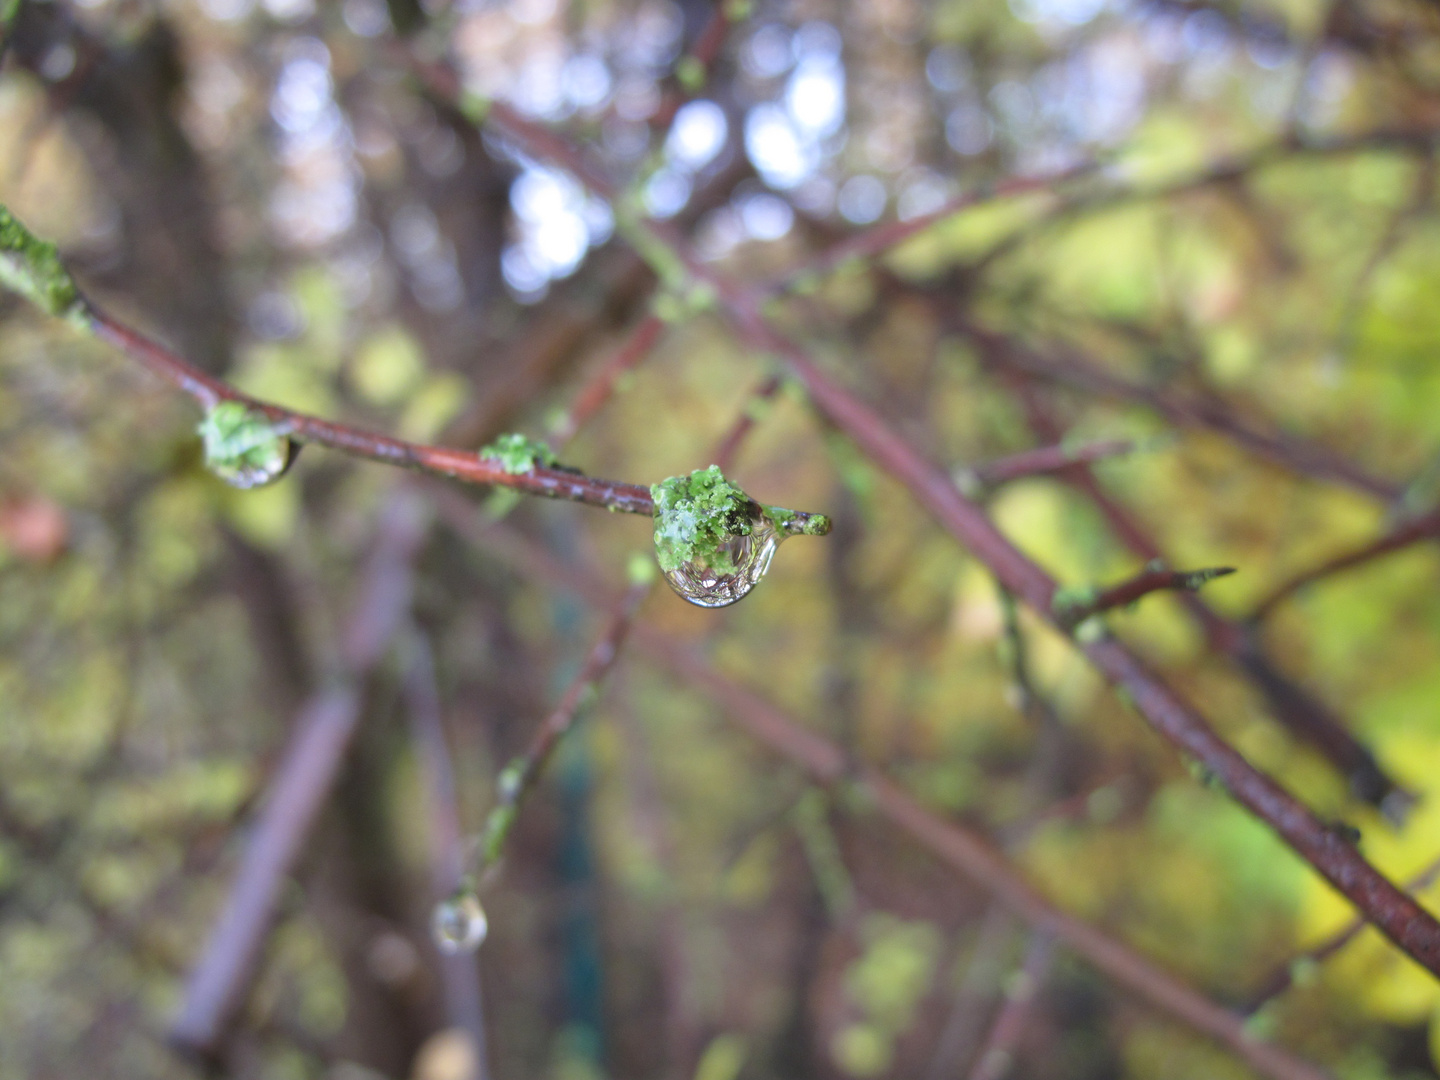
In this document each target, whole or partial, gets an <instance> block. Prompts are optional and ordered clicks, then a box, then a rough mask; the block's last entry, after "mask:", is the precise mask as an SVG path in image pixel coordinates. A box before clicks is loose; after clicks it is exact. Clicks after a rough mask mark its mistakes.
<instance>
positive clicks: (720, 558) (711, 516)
mask: <svg viewBox="0 0 1440 1080" xmlns="http://www.w3.org/2000/svg"><path fill="white" fill-rule="evenodd" d="M650 496H651V498H653V499H654V500H655V556H656V558H657V559H658V561H659V563H660V569H661V570H664V571H666V572H667V573H668V572H669V571H672V570H678V569H679V568H680V567H681V566H683V565H684V564H685V563H687V562H688V563H697V564H701V565H704V566H708V567H710V568H711V569H712V570H714V571H716V572H717V573H721V574H733V573H735V562H734V559H733V558H732V557H731V555H730V553H729V552H728V551H726V550H725V543H726V541H728V540H730V539H731V538H732V537H735V536H745V535H748V534H749V532H750V513H749V509H750V507H751V506H752V505H754V504H753V502H752V500H751V499H750V496H748V495H746V494H745V492H743V491H742V490H740V488H738V487H736V486H735V485H734V484H732V483H731V482H730V481H729V480H726V479H725V475H724V474H723V473H722V472H721V471H720V466H718V465H711V466H710V467H709V468H708V469H696V470H695V471H694V472H692V473H691V474H690V475H689V476H672V477H670V478H669V479H667V480H662V481H660V483H658V484H655V485H652V486H651V488H650Z"/></svg>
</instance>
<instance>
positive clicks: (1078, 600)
mask: <svg viewBox="0 0 1440 1080" xmlns="http://www.w3.org/2000/svg"><path fill="white" fill-rule="evenodd" d="M1234 572H1235V568H1234V567H1233V566H1216V567H1212V568H1211V569H1208V570H1167V569H1165V567H1164V566H1163V565H1161V566H1157V565H1152V566H1147V567H1146V568H1145V569H1144V570H1142V571H1140V573H1138V574H1136V575H1135V576H1134V577H1132V578H1130V579H1128V580H1126V581H1122V582H1121V583H1120V584H1118V585H1112V586H1111V587H1110V588H1108V589H1101V590H1096V589H1094V588H1089V587H1084V588H1078V589H1060V590H1059V591H1057V592H1056V594H1055V599H1054V601H1053V602H1052V606H1053V607H1054V609H1055V617H1056V619H1057V620H1059V623H1060V625H1061V626H1065V627H1070V628H1073V627H1076V626H1079V625H1080V624H1081V623H1082V622H1084V621H1085V620H1086V619H1088V618H1090V616H1092V615H1099V614H1100V613H1101V612H1104V611H1111V610H1113V609H1114V608H1118V607H1125V606H1127V605H1129V604H1133V603H1135V601H1137V600H1139V599H1140V598H1141V597H1144V596H1149V595H1150V594H1151V593H1153V592H1160V591H1162V590H1166V589H1178V590H1183V591H1185V592H1196V591H1198V590H1199V589H1200V588H1201V587H1202V586H1204V585H1205V584H1206V583H1208V582H1211V581H1214V580H1215V579H1216V578H1218V577H1225V576H1226V575H1227V574H1233V573H1234Z"/></svg>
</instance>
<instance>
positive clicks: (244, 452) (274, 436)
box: [198, 401, 300, 488]
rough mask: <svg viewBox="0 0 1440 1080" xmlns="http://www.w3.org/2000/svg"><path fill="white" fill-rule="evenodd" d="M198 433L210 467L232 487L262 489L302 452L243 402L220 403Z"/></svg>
mask: <svg viewBox="0 0 1440 1080" xmlns="http://www.w3.org/2000/svg"><path fill="white" fill-rule="evenodd" d="M198 430H199V433H200V436H201V438H202V439H203V440H204V442H205V466H206V468H208V469H209V470H210V471H211V472H213V473H214V474H215V475H216V476H218V477H219V478H220V479H221V480H224V481H225V482H226V483H227V484H229V485H231V486H232V487H237V488H253V487H262V486H263V485H265V484H269V483H272V482H274V481H275V480H278V479H280V477H281V476H283V475H284V474H285V471H286V470H287V469H289V468H290V465H291V463H293V462H294V460H295V457H296V455H297V454H298V453H299V452H300V446H299V444H298V443H296V442H294V441H292V440H291V439H290V438H289V436H288V435H287V434H286V432H285V431H283V430H281V428H280V427H279V426H278V425H276V424H274V423H271V421H270V419H269V418H268V417H267V416H265V414H264V413H262V412H259V411H256V410H251V409H248V408H246V407H245V405H244V404H243V403H241V402H239V401H222V402H220V403H219V404H218V405H216V406H215V407H214V408H213V409H211V410H210V411H209V412H208V413H206V414H205V419H204V420H202V421H201V422H200V427H199V429H198Z"/></svg>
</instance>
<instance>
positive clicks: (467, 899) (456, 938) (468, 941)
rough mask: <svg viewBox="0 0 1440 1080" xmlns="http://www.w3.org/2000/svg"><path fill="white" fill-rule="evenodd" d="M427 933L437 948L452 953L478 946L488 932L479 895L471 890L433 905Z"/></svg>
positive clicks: (474, 948) (469, 950)
mask: <svg viewBox="0 0 1440 1080" xmlns="http://www.w3.org/2000/svg"><path fill="white" fill-rule="evenodd" d="M430 932H431V934H432V935H434V938H435V944H436V945H437V946H439V948H440V951H441V952H444V953H449V954H451V955H452V956H453V955H455V954H456V953H462V952H474V951H475V950H476V949H478V948H479V947H480V943H481V942H482V941H484V940H485V935H486V934H488V933H489V932H490V921H489V920H488V919H486V918H485V909H484V908H482V907H481V906H480V898H479V897H477V896H476V895H475V894H474V893H473V892H461V893H456V894H455V895H454V896H452V897H451V898H450V899H449V900H446V901H445V902H444V903H440V904H436V905H435V914H434V915H433V916H432V917H431V919H430Z"/></svg>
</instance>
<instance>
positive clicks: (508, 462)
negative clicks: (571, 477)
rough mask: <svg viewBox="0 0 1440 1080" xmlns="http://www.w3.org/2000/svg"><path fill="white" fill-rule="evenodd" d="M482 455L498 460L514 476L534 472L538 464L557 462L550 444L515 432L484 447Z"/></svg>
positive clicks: (551, 464)
mask: <svg viewBox="0 0 1440 1080" xmlns="http://www.w3.org/2000/svg"><path fill="white" fill-rule="evenodd" d="M480 456H481V457H482V458H488V459H489V460H491V461H494V462H496V463H497V464H499V466H500V467H501V468H502V469H504V470H505V471H506V472H507V473H510V474H511V475H512V476H518V475H520V474H521V473H528V472H533V471H534V469H535V466H536V465H542V466H545V467H546V468H549V467H552V466H554V465H555V464H556V461H555V454H554V452H553V451H552V450H551V449H550V447H549V446H547V445H545V443H543V442H537V441H535V440H534V439H527V438H526V437H525V436H524V435H519V434H516V433H515V432H511V433H510V434H508V435H501V436H500V437H499V438H498V439H496V440H495V441H494V442H492V443H491V444H490V445H489V446H487V447H485V448H484V449H482V450H481V451H480Z"/></svg>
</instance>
